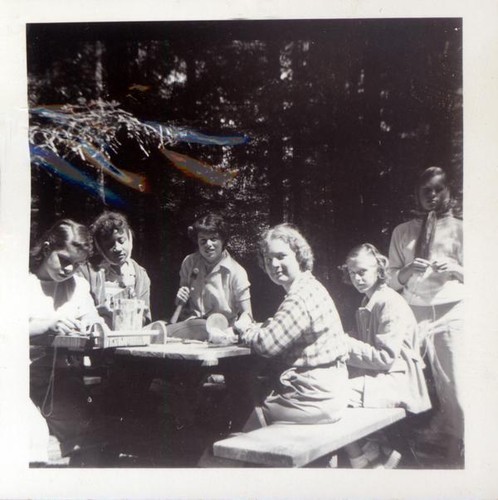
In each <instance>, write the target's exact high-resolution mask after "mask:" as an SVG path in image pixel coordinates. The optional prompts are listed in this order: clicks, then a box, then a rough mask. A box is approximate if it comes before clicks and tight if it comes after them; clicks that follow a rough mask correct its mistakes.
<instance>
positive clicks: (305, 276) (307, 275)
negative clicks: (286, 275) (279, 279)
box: [286, 271, 313, 295]
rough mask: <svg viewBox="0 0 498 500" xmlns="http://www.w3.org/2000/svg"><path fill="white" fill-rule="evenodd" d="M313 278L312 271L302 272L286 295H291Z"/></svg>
mask: <svg viewBox="0 0 498 500" xmlns="http://www.w3.org/2000/svg"><path fill="white" fill-rule="evenodd" d="M312 277H313V275H312V274H311V271H302V272H301V274H300V275H299V276H297V278H296V279H295V280H294V281H293V282H292V285H291V286H290V288H289V291H288V292H287V293H286V295H289V294H290V293H291V292H293V291H294V290H295V289H296V288H298V287H299V286H301V285H302V284H303V283H305V282H306V281H309V279H310V278H312Z"/></svg>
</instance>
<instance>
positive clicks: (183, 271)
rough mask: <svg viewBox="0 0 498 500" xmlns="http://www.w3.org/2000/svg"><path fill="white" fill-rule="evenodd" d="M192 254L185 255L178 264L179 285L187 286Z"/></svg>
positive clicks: (191, 266)
mask: <svg viewBox="0 0 498 500" xmlns="http://www.w3.org/2000/svg"><path fill="white" fill-rule="evenodd" d="M193 267H194V265H193V255H192V254H191V255H187V256H186V257H185V258H184V259H183V262H182V265H181V266H180V287H182V286H189V281H190V275H191V273H192V269H193Z"/></svg>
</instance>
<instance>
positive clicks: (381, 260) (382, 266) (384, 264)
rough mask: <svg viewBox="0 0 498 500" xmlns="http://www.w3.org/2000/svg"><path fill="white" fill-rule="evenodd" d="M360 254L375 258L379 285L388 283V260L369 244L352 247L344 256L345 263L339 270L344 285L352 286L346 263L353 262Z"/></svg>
mask: <svg viewBox="0 0 498 500" xmlns="http://www.w3.org/2000/svg"><path fill="white" fill-rule="evenodd" d="M361 253H367V254H368V255H371V256H372V257H374V258H375V260H376V261H377V275H378V280H379V281H380V282H381V283H387V282H388V281H389V259H388V258H387V257H386V256H385V255H382V254H381V253H380V252H379V250H377V247H376V246H375V245H372V244H371V243H362V244H361V245H358V246H356V247H354V248H353V249H352V250H351V251H350V252H349V253H348V255H347V256H346V261H345V262H344V264H343V265H342V266H340V267H339V269H340V270H341V271H342V280H343V282H344V283H346V284H348V285H352V284H353V283H352V282H351V278H350V276H349V272H348V261H349V260H353V259H354V258H355V257H358V255H360V254H361Z"/></svg>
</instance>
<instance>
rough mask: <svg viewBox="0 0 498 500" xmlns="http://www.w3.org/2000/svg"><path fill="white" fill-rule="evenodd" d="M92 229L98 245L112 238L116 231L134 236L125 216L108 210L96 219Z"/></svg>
mask: <svg viewBox="0 0 498 500" xmlns="http://www.w3.org/2000/svg"><path fill="white" fill-rule="evenodd" d="M90 229H91V231H92V234H93V238H94V240H95V241H96V242H97V243H101V242H102V241H103V240H104V239H106V238H109V237H110V236H112V234H113V233H114V231H118V232H121V231H124V232H126V233H128V234H133V233H132V230H131V228H130V224H129V223H128V219H127V218H126V217H125V216H124V215H123V214H121V213H119V212H110V211H107V210H106V211H105V212H103V213H102V214H100V215H99V216H98V217H97V218H96V219H95V221H94V222H93V224H92V225H91V226H90Z"/></svg>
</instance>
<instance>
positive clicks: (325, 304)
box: [235, 224, 348, 431]
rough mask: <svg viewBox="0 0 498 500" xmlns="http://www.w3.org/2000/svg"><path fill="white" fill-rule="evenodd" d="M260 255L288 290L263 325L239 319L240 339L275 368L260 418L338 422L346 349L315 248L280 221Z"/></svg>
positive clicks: (344, 402)
mask: <svg viewBox="0 0 498 500" xmlns="http://www.w3.org/2000/svg"><path fill="white" fill-rule="evenodd" d="M259 257H260V264H261V266H262V267H263V269H264V271H265V272H266V273H267V274H268V276H269V277H270V279H271V280H272V281H273V282H274V283H275V284H277V285H280V286H282V287H283V288H284V289H285V291H286V296H285V298H284V300H283V302H282V303H281V304H280V306H279V308H278V309H277V311H276V313H275V315H274V316H273V318H269V319H268V320H267V321H265V322H264V323H263V324H262V325H260V324H256V323H254V322H253V320H252V318H251V317H250V315H249V314H247V313H244V314H242V315H241V317H240V318H239V319H238V320H237V321H236V322H235V330H236V331H237V332H238V333H239V334H240V338H241V340H242V341H243V342H244V343H246V344H247V345H248V346H250V347H251V349H252V350H253V351H254V353H256V354H259V355H260V356H263V357H266V358H271V362H272V364H274V366H275V367H276V368H277V373H278V376H277V377H276V379H275V380H274V384H273V390H272V392H271V393H270V395H269V396H268V397H267V398H266V399H265V400H264V402H263V405H262V410H263V415H264V421H265V422H260V423H261V424H263V425H264V424H272V423H278V422H293V423H300V424H317V423H324V424H325V423H331V422H335V421H337V420H339V419H340V418H341V416H342V412H343V410H344V409H345V408H346V406H347V402H348V399H347V395H348V394H347V387H348V372H347V368H346V364H345V360H346V358H347V352H348V348H347V344H346V337H345V335H344V332H343V329H342V324H341V320H340V318H339V315H338V313H337V310H336V307H335V304H334V301H333V300H332V298H331V297H330V295H329V294H328V292H327V290H326V289H325V288H324V287H323V285H321V284H320V283H319V282H318V281H317V279H316V278H315V277H314V276H313V274H312V272H311V271H312V269H313V252H312V250H311V248H310V246H309V244H308V242H307V241H306V240H305V238H304V237H303V236H302V235H301V233H300V232H299V231H298V230H297V229H296V228H295V227H293V226H292V225H290V224H280V225H278V226H275V227H273V228H271V229H269V230H268V231H266V232H265V233H264V234H263V236H262V238H261V241H260V245H259ZM253 421H254V420H253ZM254 422H255V421H254ZM250 426H251V424H250V423H248V425H247V426H246V427H245V429H244V430H246V431H247V430H250Z"/></svg>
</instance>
